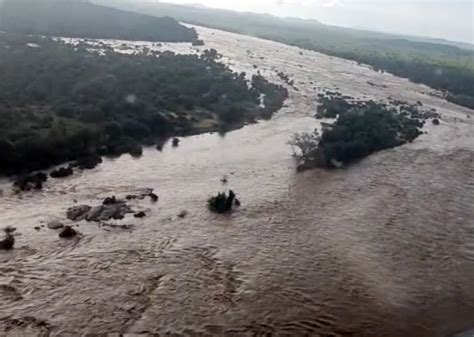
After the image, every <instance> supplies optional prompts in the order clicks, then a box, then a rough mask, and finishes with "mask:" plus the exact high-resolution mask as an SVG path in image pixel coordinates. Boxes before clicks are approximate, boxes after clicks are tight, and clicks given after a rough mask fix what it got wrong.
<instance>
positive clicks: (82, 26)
mask: <svg viewBox="0 0 474 337" xmlns="http://www.w3.org/2000/svg"><path fill="white" fill-rule="evenodd" d="M0 30H5V31H10V32H16V33H21V34H39V35H53V36H64V37H88V38H101V39H121V40H144V41H167V42H192V41H195V40H196V39H197V34H196V31H195V30H194V29H191V28H186V27H184V26H183V25H180V24H179V23H178V22H177V21H176V20H174V19H171V18H168V17H166V18H156V17H153V16H148V15H144V14H137V13H133V12H125V11H121V10H117V9H114V8H109V7H104V6H98V5H94V4H92V3H88V2H84V1H78V0H5V1H4V3H3V4H0Z"/></svg>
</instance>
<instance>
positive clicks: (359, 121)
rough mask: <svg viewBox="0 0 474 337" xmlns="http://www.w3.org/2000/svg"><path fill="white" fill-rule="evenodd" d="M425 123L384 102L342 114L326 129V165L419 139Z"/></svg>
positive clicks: (324, 138) (361, 156) (350, 159)
mask: <svg viewBox="0 0 474 337" xmlns="http://www.w3.org/2000/svg"><path fill="white" fill-rule="evenodd" d="M422 126H423V123H422V122H420V121H419V120H417V119H415V118H412V117H411V116H406V115H404V114H399V113H398V111H397V110H395V109H392V108H387V107H386V106H385V105H383V104H379V103H375V102H369V104H367V106H366V107H364V108H356V109H352V110H349V111H348V112H346V113H343V114H340V115H339V118H338V119H337V121H336V122H335V123H334V124H332V125H327V126H326V127H324V128H323V132H322V135H321V141H320V143H319V147H320V148H321V149H322V150H323V152H324V157H325V159H326V163H327V165H329V166H331V165H334V162H335V161H336V162H340V163H343V164H349V163H350V162H352V161H354V160H356V159H359V158H363V157H366V156H368V155H370V154H372V153H374V152H377V151H381V150H384V149H389V148H393V147H396V146H400V145H402V144H404V143H407V142H412V141H413V140H414V139H415V138H417V137H418V136H419V135H420V134H421V131H420V130H419V128H420V127H422Z"/></svg>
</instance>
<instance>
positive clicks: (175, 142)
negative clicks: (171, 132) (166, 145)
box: [173, 137, 179, 147]
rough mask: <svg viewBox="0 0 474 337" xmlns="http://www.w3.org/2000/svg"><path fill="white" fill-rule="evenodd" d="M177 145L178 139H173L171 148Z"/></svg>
mask: <svg viewBox="0 0 474 337" xmlns="http://www.w3.org/2000/svg"><path fill="white" fill-rule="evenodd" d="M178 145H179V138H176V137H175V138H173V147H178Z"/></svg>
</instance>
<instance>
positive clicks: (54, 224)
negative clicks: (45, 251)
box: [48, 221, 64, 230]
mask: <svg viewBox="0 0 474 337" xmlns="http://www.w3.org/2000/svg"><path fill="white" fill-rule="evenodd" d="M48 228H49V229H54V230H55V229H61V228H64V224H63V223H62V222H60V221H51V222H50V223H48Z"/></svg>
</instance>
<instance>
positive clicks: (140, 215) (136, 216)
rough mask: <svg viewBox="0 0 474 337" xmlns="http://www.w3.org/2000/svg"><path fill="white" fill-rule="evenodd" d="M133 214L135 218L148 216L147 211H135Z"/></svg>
mask: <svg viewBox="0 0 474 337" xmlns="http://www.w3.org/2000/svg"><path fill="white" fill-rule="evenodd" d="M133 216H134V217H135V218H144V217H146V213H145V212H138V213H135V214H134V215H133Z"/></svg>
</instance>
